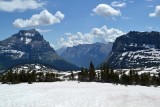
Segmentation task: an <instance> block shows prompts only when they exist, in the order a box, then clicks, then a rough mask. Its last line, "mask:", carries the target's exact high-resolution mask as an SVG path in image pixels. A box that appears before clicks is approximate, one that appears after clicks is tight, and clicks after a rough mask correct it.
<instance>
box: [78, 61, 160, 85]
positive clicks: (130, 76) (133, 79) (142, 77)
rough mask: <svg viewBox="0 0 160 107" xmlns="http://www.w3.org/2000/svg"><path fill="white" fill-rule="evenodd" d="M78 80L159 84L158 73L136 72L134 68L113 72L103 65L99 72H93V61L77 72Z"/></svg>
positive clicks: (127, 83) (125, 83) (124, 83)
mask: <svg viewBox="0 0 160 107" xmlns="http://www.w3.org/2000/svg"><path fill="white" fill-rule="evenodd" d="M78 80H79V81H83V82H92V81H93V82H106V83H113V84H123V85H142V86H151V85H153V86H155V87H156V86H159V85H160V73H158V75H156V74H150V72H148V73H141V74H138V72H137V71H135V70H132V69H131V70H130V71H129V73H126V72H125V71H124V72H123V71H122V72H114V70H113V69H112V68H110V67H109V66H103V67H102V68H101V70H100V71H99V72H95V68H94V65H93V63H92V62H91V63H90V67H89V69H85V68H83V67H82V69H81V72H79V74H78Z"/></svg>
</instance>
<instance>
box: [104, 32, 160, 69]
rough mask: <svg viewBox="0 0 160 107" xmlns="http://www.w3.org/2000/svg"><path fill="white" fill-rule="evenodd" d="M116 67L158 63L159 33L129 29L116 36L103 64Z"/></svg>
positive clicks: (137, 66) (159, 62) (138, 66)
mask: <svg viewBox="0 0 160 107" xmlns="http://www.w3.org/2000/svg"><path fill="white" fill-rule="evenodd" d="M107 63H108V64H109V65H110V66H111V67H113V68H115V69H117V68H120V69H122V68H144V67H153V66H159V65H160V33H159V32H154V31H152V32H136V31H131V32H129V33H128V34H126V35H123V36H120V37H118V38H117V39H116V40H115V42H114V44H113V48H112V51H111V53H110V55H109V57H108V60H107V61H106V63H105V64H107Z"/></svg>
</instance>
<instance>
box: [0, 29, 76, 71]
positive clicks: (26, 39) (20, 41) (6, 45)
mask: <svg viewBox="0 0 160 107" xmlns="http://www.w3.org/2000/svg"><path fill="white" fill-rule="evenodd" d="M25 63H41V64H48V65H50V66H52V67H53V68H55V69H57V70H75V69H78V67H76V66H75V65H72V64H70V63H68V62H66V61H65V60H63V58H61V57H60V56H58V55H57V53H56V52H55V50H54V49H53V48H52V47H51V46H50V44H49V42H47V41H46V40H45V39H44V38H43V36H42V35H41V34H40V33H39V32H38V31H36V30H35V29H32V30H20V31H19V32H18V33H17V34H14V35H12V36H11V37H9V38H8V39H5V40H3V41H0V69H1V70H2V69H8V68H10V67H12V66H15V65H18V64H25Z"/></svg>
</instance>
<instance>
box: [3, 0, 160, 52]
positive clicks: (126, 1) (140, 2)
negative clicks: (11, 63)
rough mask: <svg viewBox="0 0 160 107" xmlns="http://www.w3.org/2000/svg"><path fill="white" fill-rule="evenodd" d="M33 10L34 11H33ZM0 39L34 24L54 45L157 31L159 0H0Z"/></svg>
mask: <svg viewBox="0 0 160 107" xmlns="http://www.w3.org/2000/svg"><path fill="white" fill-rule="evenodd" d="M35 14H36V15H35ZM0 17H1V20H0V29H1V30H0V40H4V39H6V38H8V37H10V36H11V35H12V34H15V33H17V32H18V31H19V30H21V29H33V28H36V29H37V30H39V31H40V32H41V34H42V35H44V38H45V39H46V40H47V41H49V42H50V43H51V44H52V45H54V47H55V49H57V48H60V47H63V46H69V47H70V46H74V45H78V44H85V43H94V42H103V43H107V42H113V41H114V40H115V38H116V37H118V36H120V35H122V34H125V33H127V32H129V31H133V30H135V31H152V30H154V31H160V24H159V23H160V1H159V0H0Z"/></svg>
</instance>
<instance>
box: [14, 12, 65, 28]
mask: <svg viewBox="0 0 160 107" xmlns="http://www.w3.org/2000/svg"><path fill="white" fill-rule="evenodd" d="M64 17H65V16H64V14H63V13H61V12H60V11H57V12H56V14H55V15H53V14H51V13H50V12H48V11H47V10H43V11H42V12H40V13H39V14H35V15H32V16H31V18H30V19H25V20H23V19H16V20H15V21H14V22H13V25H14V26H15V27H18V28H24V27H36V26H46V25H53V24H55V23H60V22H61V20H63V18H64Z"/></svg>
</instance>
